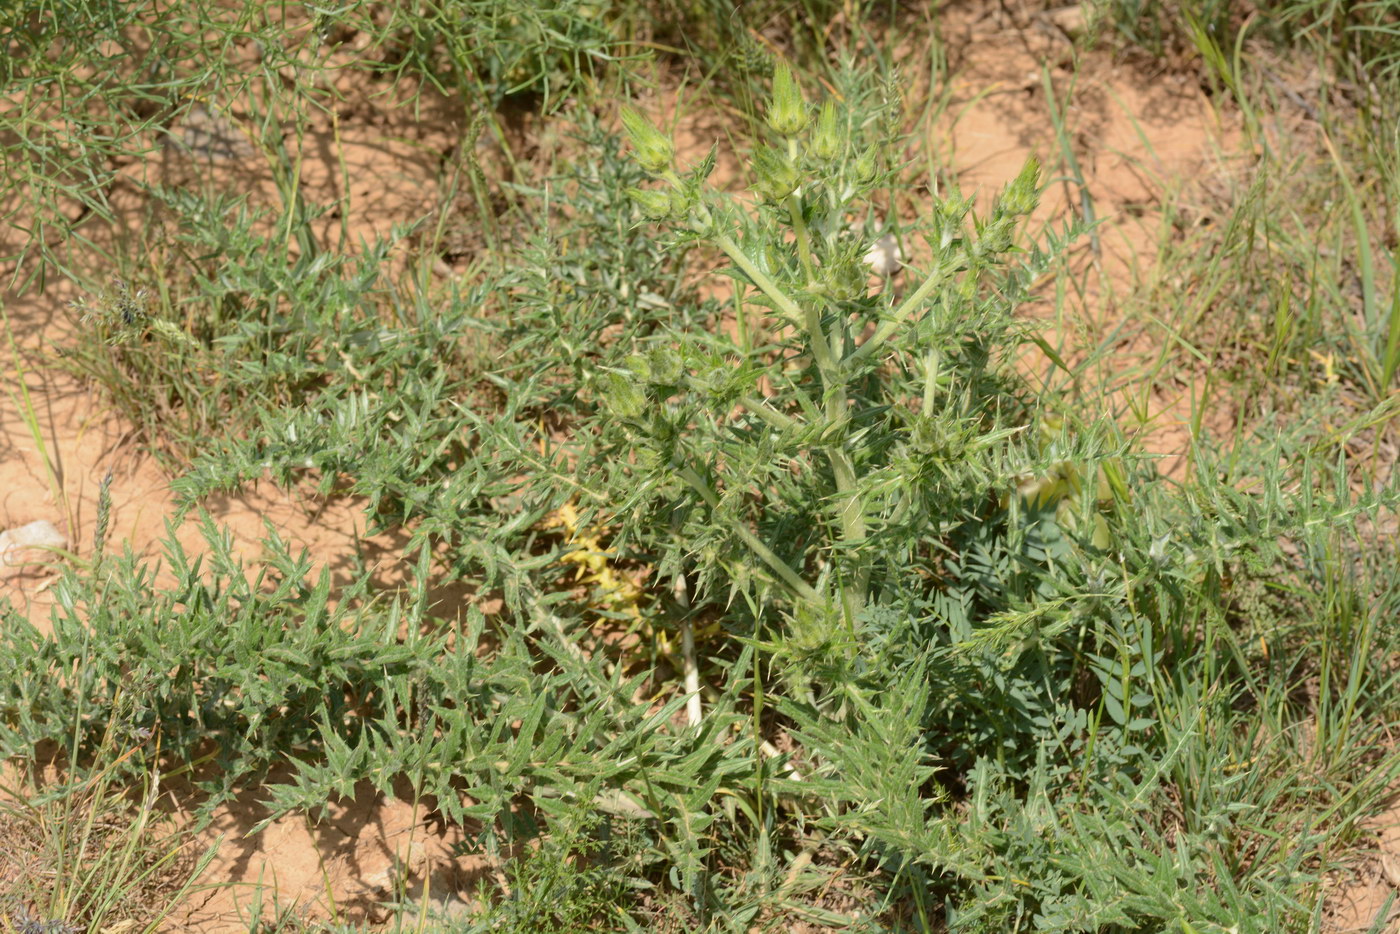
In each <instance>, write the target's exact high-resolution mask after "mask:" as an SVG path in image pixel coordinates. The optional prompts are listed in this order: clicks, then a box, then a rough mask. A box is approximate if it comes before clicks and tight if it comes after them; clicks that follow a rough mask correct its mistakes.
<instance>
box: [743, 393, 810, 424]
mask: <svg viewBox="0 0 1400 934" xmlns="http://www.w3.org/2000/svg"><path fill="white" fill-rule="evenodd" d="M739 404H740V405H742V406H743V407H744V408H746V409H748V410H749V411H750V412H752V413H753V414H755V415H757V416H758V417H759V418H761V419H763V420H764V421H765V422H767V423H768V424H769V425H772V426H773V427H774V428H776V429H778V430H779V431H790V430H792V429H794V428H804V427H806V424H805V423H804V422H803V421H801V420H800V419H796V418H793V417H792V416H791V415H784V414H783V413H782V412H779V411H778V410H777V409H775V408H773V407H772V406H770V405H768V404H767V403H765V402H764V401H763V400H762V399H755V398H754V397H753V396H743V397H741V398H740V399H739Z"/></svg>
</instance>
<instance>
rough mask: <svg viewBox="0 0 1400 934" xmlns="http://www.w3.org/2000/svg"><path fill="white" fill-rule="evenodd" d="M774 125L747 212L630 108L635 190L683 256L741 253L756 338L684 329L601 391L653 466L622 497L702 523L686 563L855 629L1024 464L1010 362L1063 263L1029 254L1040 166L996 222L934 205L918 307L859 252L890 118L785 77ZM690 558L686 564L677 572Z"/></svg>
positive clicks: (926, 230) (936, 576) (742, 284)
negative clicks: (1020, 305) (1048, 267)
mask: <svg viewBox="0 0 1400 934" xmlns="http://www.w3.org/2000/svg"><path fill="white" fill-rule="evenodd" d="M895 105H896V106H897V102H896V104H895ZM766 117H767V120H766V123H767V126H768V127H769V128H770V129H771V130H772V133H773V137H772V138H771V139H769V140H762V141H758V142H757V143H756V144H755V146H754V149H753V151H752V154H751V156H750V160H749V163H750V169H751V172H752V175H753V179H754V183H753V192H754V193H755V194H756V195H757V199H756V204H752V205H750V204H746V203H745V199H743V198H742V197H740V196H738V195H734V194H731V193H726V192H721V191H717V190H715V189H714V188H713V187H711V186H710V185H708V183H707V177H708V175H709V170H710V168H711V166H712V164H713V154H712V155H711V156H710V157H709V158H707V159H706V160H704V161H703V162H701V164H700V165H698V166H695V167H692V168H684V167H681V166H678V165H677V164H676V163H675V159H674V147H673V146H672V145H671V142H670V140H669V139H668V138H667V137H666V136H665V134H663V133H662V132H661V131H660V130H658V129H657V128H656V127H655V126H653V125H652V124H651V123H650V122H648V121H647V120H646V119H645V118H644V117H643V116H642V115H640V114H638V113H636V112H635V111H630V110H628V111H625V112H624V117H623V120H624V125H625V127H626V130H627V133H628V135H629V137H630V140H631V143H632V146H633V149H634V152H635V156H636V159H637V162H638V164H639V165H641V166H642V167H643V168H644V169H646V170H647V171H648V172H649V173H650V174H651V175H652V177H653V178H654V179H655V181H656V184H655V185H654V186H653V187H649V188H646V189H634V190H633V191H632V196H633V198H634V199H635V201H636V203H637V204H638V206H639V207H640V208H641V210H642V212H643V213H644V214H645V215H646V216H647V217H648V218H650V219H652V220H655V221H658V222H660V223H661V224H662V225H663V226H664V227H665V229H667V230H669V231H670V232H671V233H672V234H673V235H674V237H675V241H676V242H677V243H686V242H691V241H699V242H701V243H705V244H709V245H711V246H713V247H715V248H717V249H718V250H719V252H720V253H722V254H723V255H724V256H725V257H726V258H727V259H728V261H729V262H730V263H731V264H732V265H731V266H730V267H729V268H728V269H727V270H726V273H727V274H728V275H729V276H731V277H732V278H733V279H734V280H735V301H734V307H735V309H736V315H737V316H738V318H739V321H738V331H739V333H740V335H741V337H740V339H738V340H731V339H729V338H727V337H724V336H722V335H715V334H697V333H682V334H671V335H668V336H667V338H666V340H668V341H670V342H671V345H670V346H667V345H666V344H664V343H660V342H658V344H657V345H656V346H655V347H653V348H651V349H650V351H649V352H648V353H646V354H639V355H637V356H634V357H633V358H631V359H630V360H629V361H628V362H627V365H626V367H625V368H619V369H618V370H617V371H615V372H612V373H609V374H608V375H607V376H606V377H605V380H604V382H605V385H606V387H607V392H608V399H609V403H610V406H611V409H612V412H613V414H614V415H615V416H617V417H618V418H619V419H621V420H622V421H623V422H625V423H626V425H627V426H628V431H629V434H630V437H631V438H632V439H633V441H634V443H635V445H636V450H637V453H638V456H637V462H636V471H635V473H636V476H635V480H637V481H640V482H637V483H635V487H634V489H635V490H636V492H635V494H634V496H633V499H632V501H631V503H629V507H628V508H633V509H636V508H646V507H645V506H644V503H647V502H651V503H652V505H653V506H661V507H663V508H665V509H667V510H669V511H671V512H672V513H673V514H674V515H681V516H688V517H693V518H694V519H695V520H697V521H696V522H695V523H694V526H693V527H688V528H687V529H686V535H685V538H686V539H687V540H688V541H689V542H690V543H691V544H690V545H689V546H688V547H687V549H686V550H687V551H688V552H689V559H688V560H689V562H690V565H691V566H692V567H693V570H694V572H695V573H696V574H697V575H698V576H699V577H700V578H701V579H702V582H713V581H716V580H719V579H720V578H721V577H723V578H725V579H727V580H728V581H729V582H730V587H731V593H730V597H731V599H732V597H733V596H734V594H735V593H736V592H743V593H745V594H746V595H747V596H749V597H750V598H752V597H755V596H757V597H759V598H760V601H761V602H763V601H767V600H768V598H769V595H771V596H772V597H773V598H776V599H777V600H778V601H779V602H780V603H782V604H783V605H784V606H785V607H786V609H787V611H788V612H789V613H790V614H791V615H792V616H793V618H794V620H796V619H797V618H798V617H802V618H821V619H825V620H826V621H827V622H826V624H823V625H820V626H818V627H817V629H819V630H826V631H827V632H828V634H830V633H832V632H835V631H843V632H845V633H846V634H847V635H849V636H853V635H854V634H855V633H856V632H857V631H858V630H859V629H860V628H861V626H862V624H863V622H864V621H865V620H866V619H868V618H870V617H871V616H872V614H873V615H878V613H877V612H876V608H878V607H880V606H882V605H888V604H889V603H890V602H891V601H892V600H898V599H902V598H901V597H900V595H903V594H907V593H909V592H910V587H909V586H908V585H909V584H910V583H914V582H916V581H919V582H921V583H919V584H918V586H917V587H915V588H914V589H915V590H916V591H918V592H921V593H924V594H927V593H929V592H930V589H931V588H930V585H931V584H932V585H933V586H934V587H937V586H938V581H939V580H940V579H942V578H946V576H947V571H946V562H945V561H944V559H945V558H947V557H949V551H948V541H947V539H948V536H949V535H950V534H951V533H955V532H956V531H957V529H958V528H959V527H961V526H963V525H965V524H966V523H968V522H971V521H979V520H981V519H984V518H986V512H987V510H986V509H985V508H984V507H985V503H986V501H987V494H988V492H989V491H991V490H992V489H993V488H995V487H996V486H998V485H999V484H1002V483H1005V482H1007V478H1008V477H1009V476H1010V475H1011V474H1010V472H1009V471H1012V467H1011V465H1010V461H1008V460H1006V459H1005V458H1006V455H1007V454H1008V453H1009V452H1010V450H1011V447H1012V445H1013V439H1014V438H1015V436H1016V435H1017V433H1018V432H1019V430H1020V429H1021V428H1024V427H1025V425H1026V419H1027V418H1029V415H1028V412H1029V407H1028V402H1027V400H1026V399H1025V398H1024V394H1020V395H1018V394H1017V393H1016V392H1015V391H1014V390H1013V389H1012V388H1011V385H1012V381H1009V380H1008V378H1007V376H1006V371H1005V368H1003V367H1001V366H1000V363H1001V362H1002V361H1003V360H1004V359H1005V356H1006V354H1007V352H1009V351H1010V350H1012V349H1014V345H1015V343H1016V340H1015V332H1016V326H1015V324H1014V322H1013V319H1012V311H1013V309H1014V307H1015V304H1016V303H1017V301H1018V300H1020V298H1021V297H1022V296H1023V295H1024V288H1025V283H1026V281H1027V278H1028V275H1029V274H1031V273H1033V271H1034V268H1035V267H1038V266H1039V264H1040V263H1041V262H1043V261H1044V260H1045V259H1046V254H1045V253H1042V252H1040V251H1035V252H1033V253H1032V254H1030V256H1031V260H1032V262H1030V263H1017V262H1013V261H1014V260H1016V259H1017V254H1018V253H1019V252H1020V251H1019V250H1018V249H1017V247H1016V246H1015V239H1016V231H1017V227H1018V224H1019V223H1020V221H1021V219H1022V218H1024V217H1025V216H1026V215H1027V214H1029V213H1030V212H1031V211H1032V210H1033V208H1034V207H1035V205H1036V201H1037V197H1038V193H1039V192H1038V183H1039V168H1038V165H1037V163H1036V162H1035V161H1034V160H1031V161H1029V162H1028V163H1027V164H1026V166H1025V168H1024V169H1023V170H1022V171H1021V173H1020V174H1019V175H1018V176H1017V177H1016V178H1015V179H1014V180H1013V181H1011V183H1010V184H1009V185H1008V186H1007V187H1006V189H1005V190H1004V191H1003V192H1002V193H1001V195H1000V196H999V197H997V198H996V199H995V201H994V202H993V204H992V207H991V211H990V215H989V216H988V217H987V218H985V219H977V218H976V217H974V216H973V215H972V211H971V199H968V198H963V197H961V196H960V195H959V194H958V193H957V192H956V191H954V192H952V193H950V194H949V195H948V196H947V197H944V198H940V199H935V201H934V203H933V204H932V205H931V206H930V210H929V211H928V212H927V213H926V214H925V216H924V218H923V219H922V221H921V223H920V224H919V225H918V226H916V227H915V228H914V229H913V230H912V231H910V233H913V234H916V235H918V236H920V237H921V238H922V240H923V242H924V243H925V244H926V246H927V249H926V250H925V251H922V258H921V259H920V260H918V261H917V262H914V263H912V264H911V272H912V273H913V275H914V277H915V282H914V283H912V284H913V287H912V289H910V290H908V291H907V293H906V294H902V295H901V294H899V293H898V291H897V290H896V289H894V288H893V287H891V286H889V285H888V284H886V285H884V286H883V287H877V286H875V285H872V284H871V283H872V281H873V280H872V276H871V272H872V271H871V270H870V269H869V268H867V266H866V264H865V263H864V262H863V261H862V257H865V256H867V255H868V254H869V252H870V250H871V244H872V243H874V242H875V241H876V240H879V239H881V238H882V237H886V236H889V234H888V233H887V232H886V231H883V230H879V229H875V228H874V225H873V224H871V223H870V221H869V219H870V218H872V217H876V216H884V215H888V214H889V213H891V210H892V207H893V206H892V205H887V204H880V203H878V201H879V200H880V198H881V196H882V194H883V193H884V192H885V191H886V190H888V188H889V186H890V184H891V182H896V181H897V177H898V167H897V166H894V165H891V164H890V157H891V154H892V153H893V152H894V150H895V147H894V146H893V145H892V143H893V142H894V141H893V140H889V139H875V140H864V139H863V136H864V135H865V133H866V130H865V128H866V127H867V126H868V125H874V126H879V127H883V126H884V125H887V124H888V122H889V121H888V120H885V121H882V120H878V119H877V120H866V119H864V117H863V116H862V114H860V113H858V112H855V111H854V110H853V109H850V108H843V107H842V106H840V105H839V104H838V103H837V102H836V101H834V100H827V101H825V102H823V103H822V104H821V106H820V107H819V108H815V109H814V108H813V107H812V106H811V104H809V102H808V101H807V100H806V99H805V98H804V95H803V92H802V89H801V87H800V85H799V83H798V81H797V80H796V78H795V77H794V76H793V74H792V72H791V71H790V70H789V69H788V68H786V67H784V66H779V67H778V68H777V70H776V71H775V74H774V78H773V90H772V97H771V99H770V100H769V102H768V105H767V113H766ZM905 252H910V251H909V250H905ZM913 252H915V253H916V255H917V254H918V253H919V252H920V251H913ZM753 308H758V309H760V310H761V311H762V313H763V316H764V317H763V321H762V322H761V323H762V325H763V326H762V327H759V328H756V327H754V326H753V325H754V322H751V321H749V320H748V318H749V310H750V309H753ZM765 329H766V331H767V333H768V337H767V338H762V339H749V335H751V334H753V333H757V332H760V331H763V330H765ZM707 529H708V531H707ZM697 537H698V538H699V539H700V541H701V544H700V545H698V546H696V545H694V541H695V539H696V538H697ZM684 564H686V560H683V559H680V558H679V557H674V556H673V559H672V561H671V570H672V571H673V572H675V571H680V570H682V569H683V568H682V565H684ZM911 575H912V577H911ZM760 591H761V593H760ZM830 624H836V625H835V628H834V629H833V627H832V625H830Z"/></svg>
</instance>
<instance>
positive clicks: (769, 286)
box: [714, 234, 836, 377]
mask: <svg viewBox="0 0 1400 934" xmlns="http://www.w3.org/2000/svg"><path fill="white" fill-rule="evenodd" d="M714 241H715V246H717V247H719V248H720V249H721V250H723V251H724V255H725V256H728V257H729V258H730V259H731V260H733V261H734V265H735V266H738V267H739V269H740V271H741V272H743V273H744V275H746V276H748V277H749V279H750V280H752V281H753V284H754V285H756V286H758V290H759V291H760V292H762V293H763V294H764V295H766V296H768V299H769V301H771V302H772V303H773V304H774V305H775V306H776V307H777V308H778V310H779V311H781V312H783V313H784V314H786V315H787V316H788V317H789V318H791V319H792V320H793V322H794V323H801V325H802V327H803V328H804V329H805V330H806V331H807V337H808V340H809V342H810V343H811V345H812V355H813V356H814V357H816V359H817V368H818V369H819V370H821V372H822V376H823V377H826V376H827V374H832V375H834V374H835V373H836V359H835V358H834V357H833V356H832V355H831V345H830V344H829V343H827V341H826V335H825V334H823V333H822V329H821V316H820V315H819V314H818V313H817V311H816V309H814V308H811V309H807V308H803V307H802V306H801V305H799V304H797V302H795V301H793V300H792V299H791V298H790V297H789V296H788V294H787V293H786V292H784V291H783V290H782V289H781V288H780V287H779V286H778V283H776V282H774V281H773V280H772V278H770V277H769V275H768V274H767V273H766V272H764V271H763V270H762V269H760V268H758V264H757V263H755V262H754V261H753V260H752V259H750V258H749V255H748V254H747V253H745V252H744V251H743V250H741V249H739V244H737V243H735V242H734V239H733V238H732V237H730V236H729V235H728V234H716V235H715V237H714ZM814 329H815V330H814Z"/></svg>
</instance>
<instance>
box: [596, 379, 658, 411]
mask: <svg viewBox="0 0 1400 934" xmlns="http://www.w3.org/2000/svg"><path fill="white" fill-rule="evenodd" d="M603 400H604V401H605V402H606V403H607V406H608V408H609V409H611V410H612V413H613V414H614V415H616V416H617V417H618V418H638V417H640V416H641V414H642V412H644V411H645V410H646V405H647V397H646V393H645V392H643V391H642V387H641V386H640V385H638V383H637V380H636V379H629V378H627V377H626V376H624V375H623V374H621V373H617V372H609V373H608V374H606V375H605V376H604V377H603Z"/></svg>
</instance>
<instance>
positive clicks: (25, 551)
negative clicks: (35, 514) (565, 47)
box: [0, 519, 68, 568]
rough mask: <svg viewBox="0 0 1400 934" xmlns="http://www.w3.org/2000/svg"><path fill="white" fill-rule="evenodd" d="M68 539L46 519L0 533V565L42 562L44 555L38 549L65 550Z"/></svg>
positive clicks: (14, 565)
mask: <svg viewBox="0 0 1400 934" xmlns="http://www.w3.org/2000/svg"><path fill="white" fill-rule="evenodd" d="M67 547H68V539H67V538H66V537H65V536H64V535H63V533H62V532H60V531H59V530H58V529H56V528H54V526H53V523H52V522H49V521H48V520H47V519H38V520H36V521H34V522H31V523H29V524H28V525H21V526H19V527H18V528H13V529H7V530H6V531H4V532H0V565H3V566H4V567H9V568H12V567H16V566H18V565H21V564H32V563H34V562H36V561H42V560H43V558H44V553H43V552H42V551H40V550H39V549H45V548H67Z"/></svg>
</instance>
